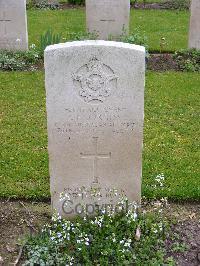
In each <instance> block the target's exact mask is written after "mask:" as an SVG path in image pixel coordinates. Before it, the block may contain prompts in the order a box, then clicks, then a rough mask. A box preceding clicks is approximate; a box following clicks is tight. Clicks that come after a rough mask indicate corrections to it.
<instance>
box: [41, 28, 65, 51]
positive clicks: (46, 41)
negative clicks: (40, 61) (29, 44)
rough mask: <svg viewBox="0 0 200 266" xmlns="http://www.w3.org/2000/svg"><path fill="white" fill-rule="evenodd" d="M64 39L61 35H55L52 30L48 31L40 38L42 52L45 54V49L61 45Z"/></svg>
mask: <svg viewBox="0 0 200 266" xmlns="http://www.w3.org/2000/svg"><path fill="white" fill-rule="evenodd" d="M61 39H62V34H61V33H53V31H52V30H51V29H48V30H47V31H46V32H45V33H44V34H43V35H41V36H40V51H41V53H42V54H43V52H44V50H45V48H46V47H47V46H48V45H52V44H57V43H60V42H61Z"/></svg>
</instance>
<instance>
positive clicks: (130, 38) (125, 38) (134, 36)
mask: <svg viewBox="0 0 200 266" xmlns="http://www.w3.org/2000/svg"><path fill="white" fill-rule="evenodd" d="M119 41H121V42H125V43H131V44H137V45H142V46H144V47H145V48H146V50H148V45H147V36H146V35H145V34H142V33H141V32H140V31H139V30H137V29H136V30H135V32H132V33H131V34H130V35H127V34H126V32H124V33H123V34H122V35H121V36H120V39H119Z"/></svg>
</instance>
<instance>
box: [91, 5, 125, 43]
mask: <svg viewBox="0 0 200 266" xmlns="http://www.w3.org/2000/svg"><path fill="white" fill-rule="evenodd" d="M129 16H130V0H86V24H87V30H88V32H91V33H96V34H97V35H98V39H101V40H108V39H109V38H110V37H112V39H118V38H119V36H120V35H122V34H124V33H125V32H126V33H127V34H128V31H129Z"/></svg>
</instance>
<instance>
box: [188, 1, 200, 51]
mask: <svg viewBox="0 0 200 266" xmlns="http://www.w3.org/2000/svg"><path fill="white" fill-rule="evenodd" d="M189 48H196V49H200V0H192V2H191V17H190V33H189Z"/></svg>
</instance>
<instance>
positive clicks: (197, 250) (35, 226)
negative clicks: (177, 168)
mask: <svg viewBox="0 0 200 266" xmlns="http://www.w3.org/2000/svg"><path fill="white" fill-rule="evenodd" d="M164 213H165V216H167V217H168V218H169V219H170V220H171V221H173V223H172V230H173V236H176V235H177V236H179V237H178V238H177V242H178V243H179V245H180V244H183V243H185V245H186V246H187V250H186V251H184V252H183V253H182V252H179V251H177V249H176V250H175V249H174V248H173V244H172V242H174V240H173V241H172V239H171V237H170V238H169V239H167V240H166V248H167V251H168V255H169V256H173V257H174V258H175V259H176V261H177V265H180V266H198V265H200V204H198V203H193V204H191V203H186V204H175V203H171V204H170V205H169V207H168V208H167V209H165V210H164ZM50 217H51V208H50V203H43V202H39V203H38V202H28V201H10V200H7V201H6V200H3V199H2V200H0V265H1V266H4V265H5V266H7V265H22V261H23V256H21V254H20V253H21V251H22V248H23V243H25V239H26V237H27V236H28V235H30V234H34V233H36V232H38V231H39V229H40V228H41V227H42V225H44V224H45V223H47V222H49V221H50ZM175 221H176V222H175ZM19 258H20V260H19V262H18V263H16V262H17V260H18V259H19Z"/></svg>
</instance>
